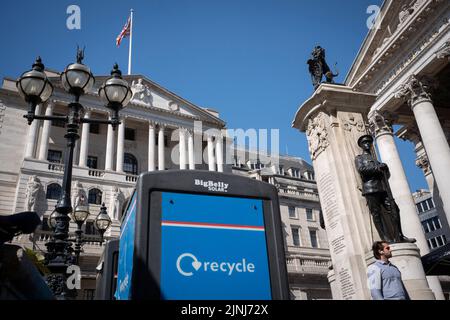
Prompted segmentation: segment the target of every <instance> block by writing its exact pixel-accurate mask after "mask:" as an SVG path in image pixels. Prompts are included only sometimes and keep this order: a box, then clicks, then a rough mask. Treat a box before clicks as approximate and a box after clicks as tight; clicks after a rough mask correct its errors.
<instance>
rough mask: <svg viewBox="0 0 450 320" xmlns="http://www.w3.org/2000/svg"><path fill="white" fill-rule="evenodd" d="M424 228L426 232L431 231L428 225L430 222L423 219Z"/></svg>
mask: <svg viewBox="0 0 450 320" xmlns="http://www.w3.org/2000/svg"><path fill="white" fill-rule="evenodd" d="M422 228H423V231H424V232H425V233H428V232H430V228H429V227H428V223H427V222H426V221H422Z"/></svg>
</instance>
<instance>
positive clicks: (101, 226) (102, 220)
mask: <svg viewBox="0 0 450 320" xmlns="http://www.w3.org/2000/svg"><path fill="white" fill-rule="evenodd" d="M111 223H112V221H111V218H110V217H109V215H108V213H107V212H106V207H105V204H104V203H103V204H102V207H101V208H100V213H99V214H98V216H97V218H96V219H95V221H94V227H95V228H96V229H97V230H98V232H99V233H100V244H103V235H104V234H105V231H106V230H108V228H109V227H110V226H111Z"/></svg>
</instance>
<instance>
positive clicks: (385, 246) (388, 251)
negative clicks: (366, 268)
mask: <svg viewBox="0 0 450 320" xmlns="http://www.w3.org/2000/svg"><path fill="white" fill-rule="evenodd" d="M381 254H382V255H384V256H385V257H386V258H388V259H389V258H392V252H391V247H390V246H389V244H388V243H383V252H382V253H381Z"/></svg>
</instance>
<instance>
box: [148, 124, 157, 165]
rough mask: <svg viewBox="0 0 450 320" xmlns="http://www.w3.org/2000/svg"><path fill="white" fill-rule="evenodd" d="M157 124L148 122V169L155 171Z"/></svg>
mask: <svg viewBox="0 0 450 320" xmlns="http://www.w3.org/2000/svg"><path fill="white" fill-rule="evenodd" d="M155 137H156V136H155V124H154V123H153V122H152V121H150V122H149V123H148V171H155V168H156V165H155V151H156V150H155V149H156V148H155V142H156V140H155V139H156V138H155Z"/></svg>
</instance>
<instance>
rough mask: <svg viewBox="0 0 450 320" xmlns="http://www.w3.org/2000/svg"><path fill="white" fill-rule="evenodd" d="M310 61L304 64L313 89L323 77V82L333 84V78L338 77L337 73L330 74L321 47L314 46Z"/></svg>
mask: <svg viewBox="0 0 450 320" xmlns="http://www.w3.org/2000/svg"><path fill="white" fill-rule="evenodd" d="M311 56H312V57H311V59H309V60H308V61H307V62H306V63H307V64H308V65H309V73H310V74H311V79H312V83H313V86H314V89H317V87H318V86H319V85H320V83H321V82H322V76H325V81H326V82H328V83H334V81H333V78H335V77H337V76H338V75H339V72H337V73H336V74H334V73H333V72H331V69H330V67H329V66H328V64H327V62H326V61H325V49H324V48H322V47H321V46H316V47H315V48H314V50H313V51H312V52H311Z"/></svg>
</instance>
